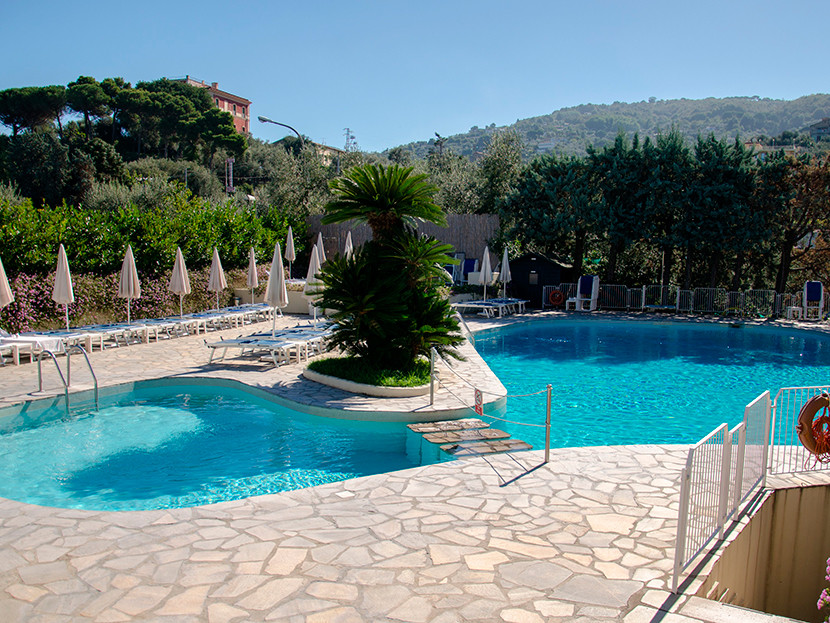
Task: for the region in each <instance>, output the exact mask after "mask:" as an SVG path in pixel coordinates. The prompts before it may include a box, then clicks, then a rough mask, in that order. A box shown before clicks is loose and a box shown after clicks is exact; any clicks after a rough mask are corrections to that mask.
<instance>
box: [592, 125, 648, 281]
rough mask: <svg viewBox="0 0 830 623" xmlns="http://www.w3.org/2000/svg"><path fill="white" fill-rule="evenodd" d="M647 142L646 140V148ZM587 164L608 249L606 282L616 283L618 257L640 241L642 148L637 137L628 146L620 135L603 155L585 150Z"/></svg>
mask: <svg viewBox="0 0 830 623" xmlns="http://www.w3.org/2000/svg"><path fill="white" fill-rule="evenodd" d="M649 145H650V140H649V139H646V146H649ZM588 163H589V166H590V167H591V168H592V169H593V172H594V176H593V177H592V178H591V179H593V180H595V181H596V184H597V190H598V191H599V192H600V193H601V197H602V199H601V204H600V211H601V216H600V219H601V221H602V223H603V225H604V227H605V231H606V235H607V237H608V242H609V245H610V250H609V253H608V264H607V267H606V280H607V281H609V282H611V283H616V281H615V280H616V278H617V268H618V265H617V262H618V260H619V257H620V255H621V253H622V252H623V251H624V250H625V249H626V248H627V247H628V246H629V245H630V244H631V243H632V242H633V241H635V240H640V239H642V238H643V233H644V229H645V223H644V221H643V216H644V214H645V205H644V204H645V202H646V200H647V194H648V186H647V184H646V179H647V176H648V170H647V168H646V166H645V159H644V148H643V147H642V146H641V145H640V139H639V136H638V135H636V134H635V135H634V140H633V141H632V142H631V143H630V144H629V142H628V139H627V138H626V136H625V135H624V134H622V133H620V134H618V135H617V138H616V140H615V141H614V144H613V145H612V146H606V147H604V148H603V149H602V151H599V150H596V149H594V148H593V147H589V148H588Z"/></svg>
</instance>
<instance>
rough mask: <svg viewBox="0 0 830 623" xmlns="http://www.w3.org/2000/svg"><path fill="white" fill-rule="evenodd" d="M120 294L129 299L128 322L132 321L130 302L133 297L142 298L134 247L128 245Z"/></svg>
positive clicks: (121, 296)
mask: <svg viewBox="0 0 830 623" xmlns="http://www.w3.org/2000/svg"><path fill="white" fill-rule="evenodd" d="M118 296H119V298H122V299H127V322H128V323H129V322H130V302H131V301H132V300H133V299H137V298H141V281H139V279H138V271H137V270H136V267H135V258H134V257H133V248H132V246H130V245H127V252H126V253H125V254H124V262H123V263H122V264H121V279H120V280H119V282H118Z"/></svg>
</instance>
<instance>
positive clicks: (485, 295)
mask: <svg viewBox="0 0 830 623" xmlns="http://www.w3.org/2000/svg"><path fill="white" fill-rule="evenodd" d="M484 301H485V302H487V284H486V283H485V284H484Z"/></svg>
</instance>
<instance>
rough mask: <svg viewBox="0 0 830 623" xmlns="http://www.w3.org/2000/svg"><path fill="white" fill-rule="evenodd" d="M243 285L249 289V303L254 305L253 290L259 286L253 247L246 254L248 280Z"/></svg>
mask: <svg viewBox="0 0 830 623" xmlns="http://www.w3.org/2000/svg"><path fill="white" fill-rule="evenodd" d="M245 283H247V284H248V287H249V288H251V303H254V302H255V301H254V288H256V287H257V286H258V285H259V276H258V275H257V272H256V253H255V252H254V248H253V247H251V250H250V251H249V252H248V279H247V281H246V282H245Z"/></svg>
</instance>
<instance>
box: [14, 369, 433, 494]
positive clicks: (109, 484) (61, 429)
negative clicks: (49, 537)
mask: <svg viewBox="0 0 830 623" xmlns="http://www.w3.org/2000/svg"><path fill="white" fill-rule="evenodd" d="M190 383H191V384H171V383H169V382H167V383H163V384H159V383H153V382H149V383H143V384H137V385H136V389H134V390H133V391H129V392H126V393H120V394H115V395H112V396H107V397H103V398H102V400H101V404H100V409H99V410H98V411H97V412H95V411H94V409H93V410H90V408H91V406H92V405H91V404H89V403H88V402H87V403H86V404H77V405H75V406H74V407H73V408H72V409H71V411H70V414H69V415H68V416H67V414H66V411H65V407H64V403H63V401H62V400H61V401H60V402H59V404H58V405H57V406H55V407H52V408H50V409H47V410H44V411H40V410H36V409H31V412H29V411H27V412H26V413H24V414H21V415H16V416H9V417H4V418H0V429H2V431H3V432H2V434H0V497H5V498H10V499H13V500H18V501H21V502H28V503H31V504H41V505H45V506H57V507H62V508H82V509H87V510H147V509H160V508H179V507H187V506H197V505H202V504H210V503H213V502H221V501H226V500H237V499H241V498H245V497H248V496H253V495H263V494H268V493H275V492H278V491H287V490H290V489H298V488H302V487H309V486H314V485H319V484H323V483H326V482H333V481H338V480H345V479H347V478H353V477H356V476H364V475H369V474H378V473H383V472H390V471H395V470H399V469H405V468H408V467H415V466H417V465H420V464H427V463H429V462H430V460H429V459H426V458H424V457H422V456H420V454H419V453H417V452H413V451H412V449H411V448H410V449H409V452H408V449H407V439H408V437H407V429H406V427H405V425H404V424H401V423H387V422H363V421H354V420H341V419H336V418H326V417H317V416H313V415H306V414H304V413H300V412H298V411H293V410H291V409H287V408H284V407H281V406H280V405H278V404H276V403H274V402H272V401H271V400H269V399H267V398H265V397H262V396H260V395H258V394H257V393H253V392H251V391H248V390H246V389H243V388H241V387H233V386H224V387H217V386H213V385H206V384H193V381H191V382H190ZM410 435H411V433H410Z"/></svg>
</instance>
